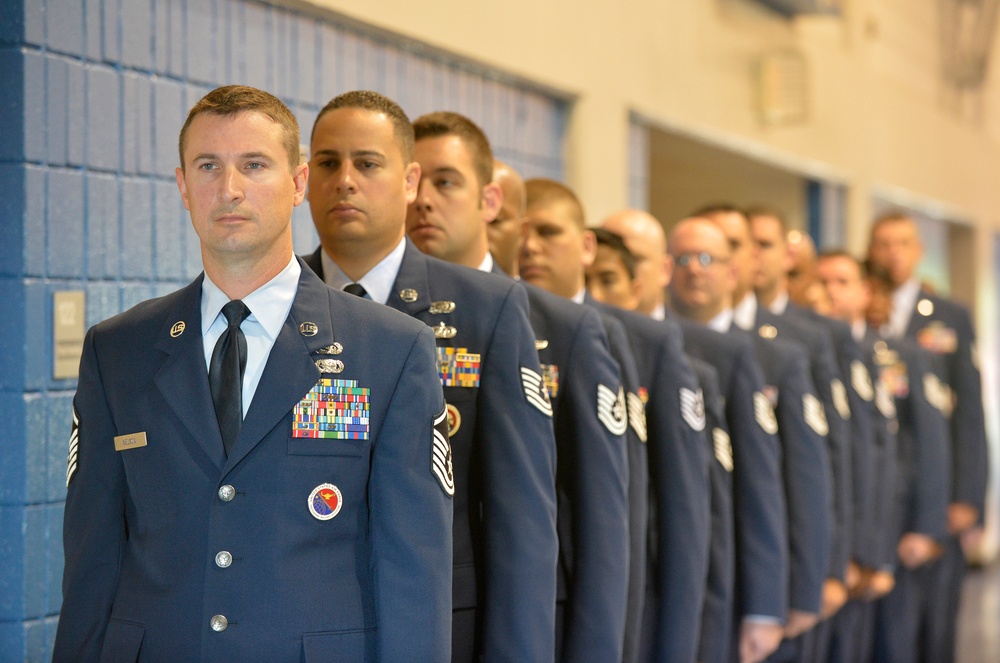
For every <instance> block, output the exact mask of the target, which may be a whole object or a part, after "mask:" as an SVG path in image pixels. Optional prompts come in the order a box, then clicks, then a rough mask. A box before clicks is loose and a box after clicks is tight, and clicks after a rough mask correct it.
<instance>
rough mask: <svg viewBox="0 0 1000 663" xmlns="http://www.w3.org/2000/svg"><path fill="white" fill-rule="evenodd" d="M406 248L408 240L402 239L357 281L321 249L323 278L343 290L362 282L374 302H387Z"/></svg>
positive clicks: (332, 286)
mask: <svg viewBox="0 0 1000 663" xmlns="http://www.w3.org/2000/svg"><path fill="white" fill-rule="evenodd" d="M405 249H406V240H405V239H400V240H399V244H397V245H396V248H394V249H393V250H392V251H390V252H389V255H387V256H386V257H384V258H382V260H381V262H379V263H378V264H377V265H375V266H374V267H372V268H371V269H369V270H368V273H367V274H365V275H364V276H362V277H361V278H360V279H358V280H357V281H354V280H353V279H351V278H349V277H348V276H347V274H345V273H344V270H342V269H341V268H340V267H339V266H338V265H337V263H336V262H334V261H333V258H331V257H330V256H329V255H327V253H326V251H320V259H321V260H322V261H323V280H324V281H325V282H326V284H327V285H328V286H330V287H331V288H336V289H337V290H343V289H344V286H346V285H350V284H351V283H360V284H361V287H363V288H364V289H365V292H367V293H368V296H369V297H371V299H372V301H373V302H378V303H379V304H385V303H386V302H387V301H389V294H390V293H391V292H392V284H393V283H395V282H396V276H397V275H398V274H399V268H400V266H401V265H402V264H403V253H404V251H405Z"/></svg>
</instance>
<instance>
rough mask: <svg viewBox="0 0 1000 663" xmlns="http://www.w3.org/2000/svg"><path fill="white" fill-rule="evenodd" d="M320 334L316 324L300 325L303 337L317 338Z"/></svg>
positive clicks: (306, 323) (305, 323) (304, 323)
mask: <svg viewBox="0 0 1000 663" xmlns="http://www.w3.org/2000/svg"><path fill="white" fill-rule="evenodd" d="M317 332H319V327H317V326H316V323H315V322H303V323H302V324H301V325H299V333H300V334H302V335H303V336H315V335H316V333H317Z"/></svg>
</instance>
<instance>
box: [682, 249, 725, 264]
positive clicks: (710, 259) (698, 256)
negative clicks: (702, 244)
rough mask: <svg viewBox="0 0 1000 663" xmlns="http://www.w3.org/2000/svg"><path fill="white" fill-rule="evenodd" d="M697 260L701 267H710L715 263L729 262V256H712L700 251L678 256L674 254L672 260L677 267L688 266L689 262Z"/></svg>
mask: <svg viewBox="0 0 1000 663" xmlns="http://www.w3.org/2000/svg"><path fill="white" fill-rule="evenodd" d="M692 261H694V262H697V263H698V264H699V265H701V266H702V267H711V266H712V265H713V264H715V263H719V264H722V263H725V262H729V258H724V257H719V256H713V255H712V254H711V253H708V252H707V251H702V252H701V253H682V254H680V255H679V256H674V262H675V263H676V264H677V266H678V267H689V266H690V265H691V262H692Z"/></svg>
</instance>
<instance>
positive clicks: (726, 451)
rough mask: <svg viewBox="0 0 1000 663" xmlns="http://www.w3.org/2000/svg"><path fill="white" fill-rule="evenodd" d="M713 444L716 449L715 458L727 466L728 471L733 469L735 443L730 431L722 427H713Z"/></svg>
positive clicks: (720, 463)
mask: <svg viewBox="0 0 1000 663" xmlns="http://www.w3.org/2000/svg"><path fill="white" fill-rule="evenodd" d="M712 446H713V447H714V449H715V460H717V461H719V465H722V467H723V468H725V470H726V472H732V471H733V443H732V441H731V440H730V439H729V433H727V432H726V431H724V430H723V429H721V428H718V427H716V428H713V429H712Z"/></svg>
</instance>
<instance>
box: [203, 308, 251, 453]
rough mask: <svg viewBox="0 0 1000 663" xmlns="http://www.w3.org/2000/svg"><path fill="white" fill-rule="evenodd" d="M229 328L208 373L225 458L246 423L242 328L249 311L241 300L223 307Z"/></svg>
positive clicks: (218, 343) (216, 346)
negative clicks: (241, 325) (244, 412)
mask: <svg viewBox="0 0 1000 663" xmlns="http://www.w3.org/2000/svg"><path fill="white" fill-rule="evenodd" d="M222 315H224V316H226V321H227V322H229V327H227V328H226V331H224V332H222V336H220V337H219V340H218V342H216V344H215V349H214V350H213V351H212V362H211V364H210V365H209V369H208V384H209V386H210V387H211V389H212V402H213V403H215V416H216V418H217V419H218V420H219V432H220V433H222V444H223V447H224V448H225V451H226V456H227V457H228V456H229V452H230V451H231V450H232V448H233V445H234V444H236V438H238V437H239V435H240V425H241V424H242V423H243V373H244V372H245V371H246V368H247V339H246V337H245V336H244V335H243V330H242V329H240V324H242V323H243V321H244V320H246V319H247V316H249V315H250V309H248V308H247V307H246V304H244V303H243V302H242V301H240V300H239V299H234V300H233V301H231V302H229V303H228V304H226V305H225V306H223V307H222Z"/></svg>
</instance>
